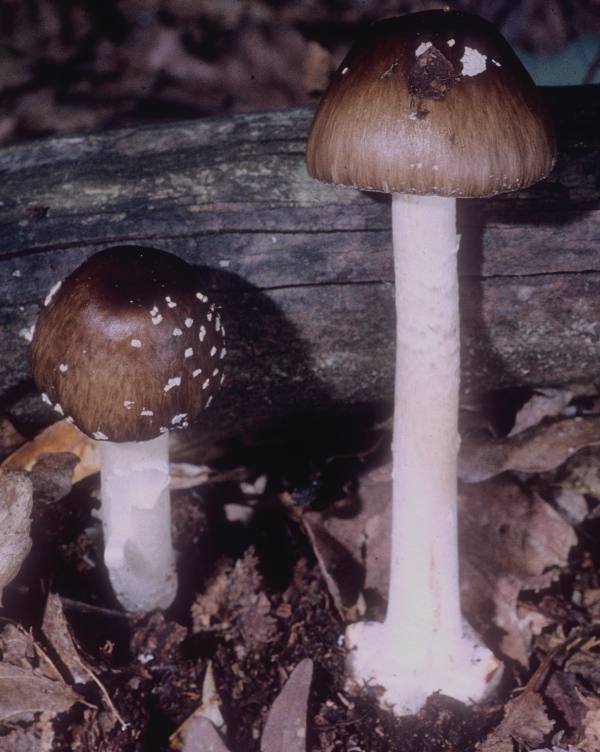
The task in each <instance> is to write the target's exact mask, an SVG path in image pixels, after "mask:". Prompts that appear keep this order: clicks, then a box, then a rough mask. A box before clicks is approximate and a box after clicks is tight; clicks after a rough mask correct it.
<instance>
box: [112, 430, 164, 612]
mask: <svg viewBox="0 0 600 752" xmlns="http://www.w3.org/2000/svg"><path fill="white" fill-rule="evenodd" d="M100 448H101V453H100V458H101V475H100V477H101V483H102V506H101V517H102V524H103V528H104V542H105V551H104V561H105V563H106V567H107V569H108V574H109V577H110V582H111V584H112V587H113V590H114V592H115V595H116V596H117V599H118V600H119V602H120V603H121V604H122V605H123V606H124V608H126V609H127V610H128V611H151V610H153V609H155V608H166V607H167V606H169V605H170V604H171V602H172V601H173V599H174V598H175V594H176V591H177V579H176V573H175V554H174V551H173V545H172V541H171V504H170V494H169V434H168V432H166V433H164V434H161V435H160V436H158V437H157V438H155V439H151V440H150V441H139V442H126V443H121V444H118V443H115V442H111V441H102V442H101V443H100Z"/></svg>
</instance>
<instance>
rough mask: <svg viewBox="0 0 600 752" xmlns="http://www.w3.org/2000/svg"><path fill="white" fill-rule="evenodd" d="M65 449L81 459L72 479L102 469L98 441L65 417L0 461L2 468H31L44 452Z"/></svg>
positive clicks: (55, 451)
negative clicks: (82, 431)
mask: <svg viewBox="0 0 600 752" xmlns="http://www.w3.org/2000/svg"><path fill="white" fill-rule="evenodd" d="M63 452H68V453H69V454H73V455H75V456H76V457H77V458H78V459H79V462H78V463H77V465H75V467H74V469H73V474H72V477H71V483H77V481H80V480H82V479H83V478H87V476H88V475H93V473H97V472H98V471H99V470H100V449H99V448H98V442H96V441H94V440H93V439H90V438H88V437H87V436H86V435H85V434H83V433H81V431H80V430H79V429H77V428H76V427H75V426H74V425H72V424H71V423H69V422H68V421H67V420H66V419H65V420H61V421H59V422H58V423H53V424H52V425H51V426H49V427H48V428H46V429H44V430H43V431H42V432H41V433H39V434H38V435H37V436H36V437H35V439H33V441H29V442H27V444H24V445H23V446H22V447H20V448H19V449H17V451H16V452H13V454H11V455H10V456H9V457H7V458H6V459H5V460H4V462H3V463H2V464H1V465H0V469H2V470H29V471H31V470H32V469H33V467H34V465H35V464H36V463H37V462H38V460H39V459H40V457H41V456H42V455H45V454H55V453H63Z"/></svg>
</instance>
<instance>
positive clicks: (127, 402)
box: [123, 400, 135, 410]
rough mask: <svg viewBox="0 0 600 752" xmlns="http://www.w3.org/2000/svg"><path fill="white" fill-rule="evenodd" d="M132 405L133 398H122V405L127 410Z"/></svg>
mask: <svg viewBox="0 0 600 752" xmlns="http://www.w3.org/2000/svg"><path fill="white" fill-rule="evenodd" d="M134 405H135V402H134V401H133V400H123V407H126V408H127V409H128V410H131V408H132V407H133V406H134Z"/></svg>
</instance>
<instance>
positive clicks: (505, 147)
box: [306, 10, 556, 196]
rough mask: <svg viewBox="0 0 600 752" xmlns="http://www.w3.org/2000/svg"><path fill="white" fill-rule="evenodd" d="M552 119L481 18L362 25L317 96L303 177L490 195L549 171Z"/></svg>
mask: <svg viewBox="0 0 600 752" xmlns="http://www.w3.org/2000/svg"><path fill="white" fill-rule="evenodd" d="M555 155H556V146H555V138H554V131H553V128H552V124H551V122H550V120H549V118H548V115H547V114H546V111H545V108H544V106H543V104H542V102H541V100H540V98H539V95H538V92H537V90H536V87H535V85H534V84H533V82H532V80H531V78H530V77H529V75H528V73H527V72H526V71H525V69H524V67H523V65H522V64H521V62H520V61H519V60H518V58H517V56H516V55H515V53H514V52H513V51H512V49H511V48H510V46H509V45H508V43H507V42H506V41H505V40H504V38H503V37H502V36H501V35H500V34H499V32H498V31H497V30H496V29H495V28H494V27H493V26H492V25H491V24H489V23H488V22H487V21H484V20H483V19H481V18H479V17H478V16H473V15H469V14H465V13H459V12H456V11H442V10H433V11H424V12H422V13H414V14H410V15H407V16H402V17H400V18H390V19H386V20H384V21H380V22H378V23H376V24H374V25H373V26H372V27H371V28H370V29H369V30H368V32H367V33H366V34H365V36H364V37H363V39H362V40H360V41H359V42H358V43H357V44H356V45H354V47H353V48H352V49H351V50H350V52H349V53H348V55H347V56H346V58H345V59H344V61H343V62H342V64H341V65H340V67H339V68H338V70H337V72H336V74H335V76H334V79H333V81H332V83H331V85H330V87H329V89H328V90H327V92H326V93H325V95H324V97H323V99H322V100H321V103H320V106H319V108H318V110H317V113H316V115H315V119H314V121H313V125H312V129H311V132H310V135H309V140H308V147H307V153H306V162H307V167H308V172H309V174H310V175H312V176H313V177H315V178H318V179H319V180H323V181H326V182H331V183H338V184H342V185H351V186H355V187H357V188H362V189H365V190H376V191H385V192H388V193H392V192H398V193H417V194H435V195H440V196H490V195H494V194H496V193H503V192H505V191H511V190H516V189H518V188H524V187H526V186H528V185H531V184H533V183H535V182H537V181H538V180H541V179H542V178H543V177H545V176H546V175H547V174H548V173H549V172H550V170H551V169H552V166H553V164H554V160H555Z"/></svg>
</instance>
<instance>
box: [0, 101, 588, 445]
mask: <svg viewBox="0 0 600 752" xmlns="http://www.w3.org/2000/svg"><path fill="white" fill-rule="evenodd" d="M547 97H548V101H549V102H550V105H551V107H552V109H553V111H554V113H555V115H556V119H557V122H558V124H559V141H560V158H559V162H558V164H557V167H556V169H555V170H554V172H553V174H552V175H551V177H550V178H549V179H547V180H546V181H544V182H543V183H541V184H538V185H537V186H534V187H533V188H531V189H529V190H527V191H522V192H518V193H514V194H510V195H506V196H500V197H498V198H495V199H489V200H485V201H483V200H481V201H480V200H472V201H463V202H462V203H461V205H460V209H459V223H460V230H461V233H462V236H463V244H462V248H461V253H460V269H461V306H462V320H463V354H464V373H463V383H464V387H465V389H467V390H477V391H481V390H488V389H493V388H498V387H503V386H522V385H542V384H550V383H565V382H567V381H573V380H588V379H595V378H596V374H597V373H598V372H599V371H600V243H598V238H600V135H599V134H600V128H598V122H599V118H598V115H599V113H600V93H599V92H598V91H597V87H596V88H594V87H580V88H576V89H568V90H548V91H547ZM311 117H312V113H311V112H310V111H308V110H293V111H285V112H271V113H260V114H250V115H240V116H235V117H231V118H226V119H211V120H203V121H197V122H185V123H177V124H169V125H164V126H158V127H148V128H142V129H129V130H121V131H110V132H106V133H101V134H90V135H83V136H64V137H60V138H53V139H48V140H44V141H40V142H35V143H29V144H24V145H19V146H15V147H11V148H8V149H5V150H3V151H0V172H1V174H2V179H1V181H0V287H1V297H0V327H1V328H0V354H1V357H0V409H4V410H8V411H9V412H10V411H11V409H12V410H16V411H17V412H18V411H19V410H20V412H21V414H25V415H26V414H27V413H28V412H29V413H30V412H31V411H32V410H34V408H33V405H34V404H37V403H35V402H33V401H27V400H25V402H24V401H23V398H24V396H26V395H27V394H30V393H31V387H30V385H29V384H28V382H27V379H28V366H27V342H26V340H25V338H24V336H23V332H24V330H26V329H27V328H28V327H29V326H30V325H31V324H32V322H33V321H34V319H35V316H36V314H37V312H38V310H39V307H40V303H41V301H43V298H44V296H45V293H46V291H47V290H48V289H49V288H50V286H51V285H52V284H53V283H54V282H55V281H56V280H58V279H60V278H62V277H63V276H65V275H66V274H67V273H68V272H69V271H71V270H72V269H73V268H74V267H75V266H77V265H78V264H79V263H80V262H81V261H82V260H83V259H84V258H85V257H86V256H88V255H89V254H91V253H93V252H95V251H96V250H99V249H101V248H104V247H107V246H110V245H116V244H126V243H131V244H145V245H153V246H156V247H158V248H163V249H165V250H169V251H172V252H173V253H177V254H179V255H180V256H182V257H183V258H185V259H186V260H187V261H189V262H190V263H192V264H195V265H198V266H199V267H202V268H203V269H204V270H205V271H206V273H207V274H208V275H209V281H208V285H207V287H209V288H212V290H213V293H214V295H216V296H218V298H219V301H220V302H221V304H222V305H223V306H224V308H225V311H224V318H226V320H227V321H228V326H227V332H228V341H229V344H228V349H229V351H230V361H229V378H228V381H227V382H226V385H225V388H224V389H223V393H222V395H220V396H219V398H218V399H217V400H216V401H215V403H214V409H211V410H210V411H208V412H209V413H212V416H211V417H209V415H208V413H207V414H206V419H207V421H208V422H209V424H212V425H218V426H219V430H220V431H225V432H227V431H229V430H230V429H231V428H234V427H235V428H237V427H239V426H241V425H247V424H248V422H252V421H255V420H256V421H261V420H263V419H269V418H272V417H274V416H282V417H285V416H286V415H288V414H290V413H292V412H295V411H306V410H312V411H315V412H316V411H318V410H323V409H325V408H327V406H331V405H334V404H335V405H358V404H374V403H382V402H384V401H385V400H388V399H389V398H391V390H392V379H393V362H394V342H393V336H394V334H393V333H394V323H393V319H394V309H393V295H392V278H393V274H392V254H391V237H390V216H389V198H388V197H387V196H383V195H380V194H368V193H364V192H359V191H355V190H352V189H349V188H339V187H338V188H336V187H333V186H330V185H325V184H321V183H318V182H315V181H313V180H311V179H310V178H309V177H308V176H307V174H306V171H305V168H304V145H305V138H306V134H307V131H308V127H309V124H310V121H311ZM19 401H20V403H19ZM19 404H20V407H19Z"/></svg>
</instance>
